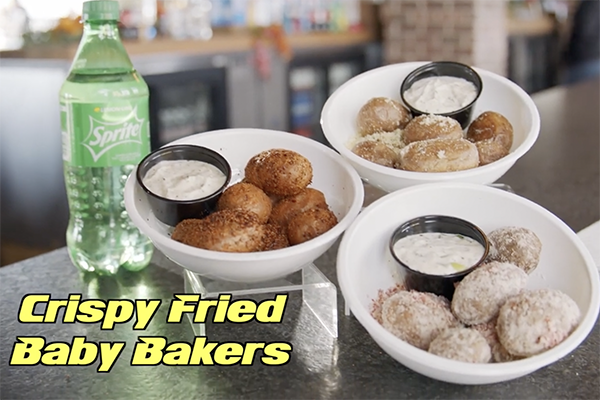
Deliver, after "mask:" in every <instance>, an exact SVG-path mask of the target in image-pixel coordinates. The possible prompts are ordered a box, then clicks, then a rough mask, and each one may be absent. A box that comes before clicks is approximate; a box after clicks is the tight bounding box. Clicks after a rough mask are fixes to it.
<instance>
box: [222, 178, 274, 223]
mask: <svg viewBox="0 0 600 400" xmlns="http://www.w3.org/2000/svg"><path fill="white" fill-rule="evenodd" d="M271 208H272V205H271V199H270V198H269V196H267V195H266V194H265V192H263V191H262V190H261V189H259V188H258V187H256V186H254V185H253V184H251V183H244V182H240V183H236V184H235V185H233V186H230V187H228V188H227V189H226V190H225V191H224V192H223V194H222V195H221V197H220V198H219V201H218V203H217V210H231V209H241V210H245V211H250V212H253V213H254V214H256V215H257V216H258V219H259V221H260V222H261V223H265V222H267V221H268V219H269V215H271Z"/></svg>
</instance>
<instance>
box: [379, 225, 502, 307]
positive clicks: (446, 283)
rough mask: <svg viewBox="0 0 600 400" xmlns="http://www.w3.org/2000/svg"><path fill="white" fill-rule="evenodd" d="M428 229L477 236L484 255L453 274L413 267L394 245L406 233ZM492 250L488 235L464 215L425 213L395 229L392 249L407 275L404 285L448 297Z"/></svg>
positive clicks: (401, 273)
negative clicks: (403, 258)
mask: <svg viewBox="0 0 600 400" xmlns="http://www.w3.org/2000/svg"><path fill="white" fill-rule="evenodd" d="M426 232H433V233H454V234H460V235H463V236H467V237H470V238H472V239H475V240H476V241H477V242H479V243H481V244H482V246H483V248H484V252H483V256H481V259H480V260H479V261H477V262H476V263H475V264H474V265H472V266H471V267H470V268H467V269H465V270H463V271H459V272H456V273H455V274H450V275H430V274H426V273H423V272H420V271H416V270H414V269H411V268H410V266H409V265H407V264H405V263H404V262H402V260H400V259H399V258H398V257H397V256H396V253H395V252H394V245H395V244H396V242H397V241H398V240H400V239H402V238H404V237H406V236H411V235H417V234H419V233H426ZM489 250H490V244H489V241H488V238H487V236H486V235H485V233H483V231H482V230H481V229H479V228H478V227H477V226H475V225H473V224H472V223H470V222H468V221H465V220H463V219H460V218H455V217H448V216H443V215H426V216H423V217H418V218H415V219H411V220H410V221H407V222H405V223H404V224H402V225H400V226H399V227H398V228H397V229H396V230H395V231H394V233H393V235H392V238H391V240H390V251H391V252H392V256H393V257H394V259H395V260H396V262H398V264H399V268H398V271H399V272H400V275H401V276H402V277H403V278H404V286H405V287H406V289H408V290H417V291H419V292H430V293H435V294H437V295H441V296H444V297H446V298H447V299H448V300H452V296H453V295H454V287H455V284H456V283H458V282H459V281H461V280H462V279H463V278H464V277H465V276H466V275H468V274H469V273H470V272H472V271H473V270H474V269H475V268H477V267H478V266H479V265H481V264H482V263H483V262H484V260H485V259H486V257H487V255H488V253H489Z"/></svg>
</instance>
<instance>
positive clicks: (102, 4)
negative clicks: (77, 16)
mask: <svg viewBox="0 0 600 400" xmlns="http://www.w3.org/2000/svg"><path fill="white" fill-rule="evenodd" d="M81 19H82V20H83V21H88V20H116V21H118V20H119V2H118V1H104V0H102V1H86V2H84V3H83V15H82V18H81Z"/></svg>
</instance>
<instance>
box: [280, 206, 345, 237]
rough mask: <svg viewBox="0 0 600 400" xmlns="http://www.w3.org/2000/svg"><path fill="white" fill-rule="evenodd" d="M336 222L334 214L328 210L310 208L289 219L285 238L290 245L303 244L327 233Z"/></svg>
mask: <svg viewBox="0 0 600 400" xmlns="http://www.w3.org/2000/svg"><path fill="white" fill-rule="evenodd" d="M337 222H338V221H337V218H336V216H335V214H334V213H333V212H331V210H329V209H328V208H321V207H318V208H312V209H310V210H308V211H306V212H303V213H299V214H297V215H296V216H295V217H294V218H292V219H290V222H289V223H288V225H287V236H288V239H289V241H290V244H292V245H294V244H299V243H304V242H306V241H308V240H311V239H314V238H316V237H317V236H320V235H322V234H323V233H325V232H327V231H328V230H330V229H331V228H333V227H334V226H335V225H336V224H337Z"/></svg>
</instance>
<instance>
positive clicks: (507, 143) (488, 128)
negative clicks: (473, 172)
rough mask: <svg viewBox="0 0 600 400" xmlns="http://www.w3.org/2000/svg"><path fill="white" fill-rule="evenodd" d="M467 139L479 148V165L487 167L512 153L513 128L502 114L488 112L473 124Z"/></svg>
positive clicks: (470, 126) (468, 131)
mask: <svg viewBox="0 0 600 400" xmlns="http://www.w3.org/2000/svg"><path fill="white" fill-rule="evenodd" d="M467 139H468V140H470V141H471V142H473V143H475V145H476V146H477V149H478V151H479V163H480V164H481V165H486V164H489V163H492V162H494V161H496V160H499V159H501V158H502V157H504V156H506V155H507V154H508V153H509V152H510V148H511V147H512V144H513V127H512V125H511V124H510V122H509V121H508V120H507V119H506V118H505V117H504V116H503V115H502V114H499V113H497V112H494V111H486V112H484V113H482V114H481V115H480V116H478V117H477V118H475V120H473V122H471V125H469V129H468V130H467Z"/></svg>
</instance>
